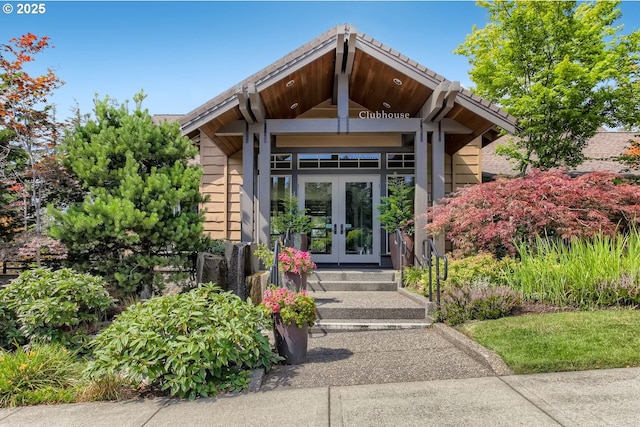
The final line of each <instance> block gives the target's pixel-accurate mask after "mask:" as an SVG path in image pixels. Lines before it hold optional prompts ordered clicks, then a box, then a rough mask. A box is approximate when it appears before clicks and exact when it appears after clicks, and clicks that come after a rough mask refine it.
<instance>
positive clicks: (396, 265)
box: [389, 233, 414, 270]
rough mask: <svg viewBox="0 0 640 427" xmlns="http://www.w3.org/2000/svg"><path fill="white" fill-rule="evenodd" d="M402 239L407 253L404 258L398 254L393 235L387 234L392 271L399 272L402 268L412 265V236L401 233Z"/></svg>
mask: <svg viewBox="0 0 640 427" xmlns="http://www.w3.org/2000/svg"><path fill="white" fill-rule="evenodd" d="M402 238H403V240H404V241H405V242H406V244H407V251H406V253H405V254H404V256H402V253H401V252H400V251H401V249H400V245H399V244H396V239H395V234H389V251H390V252H391V264H392V265H393V269H394V270H401V269H402V268H404V267H408V266H410V265H413V255H414V251H413V236H410V235H408V234H405V233H402ZM400 243H401V242H400Z"/></svg>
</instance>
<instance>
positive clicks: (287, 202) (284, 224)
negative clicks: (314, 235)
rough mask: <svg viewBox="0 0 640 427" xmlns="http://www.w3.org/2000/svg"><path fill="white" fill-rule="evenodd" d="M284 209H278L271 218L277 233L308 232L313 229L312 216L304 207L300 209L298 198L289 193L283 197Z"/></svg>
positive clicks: (272, 225)
mask: <svg viewBox="0 0 640 427" xmlns="http://www.w3.org/2000/svg"><path fill="white" fill-rule="evenodd" d="M280 202H281V203H282V210H281V211H278V212H277V213H276V214H275V215H274V217H273V218H272V220H271V227H272V229H273V232H274V233H276V234H284V233H286V232H287V230H289V232H291V233H308V232H309V231H311V226H312V225H311V217H310V216H309V215H306V211H305V210H304V209H298V199H297V198H296V197H295V196H293V195H291V194H288V195H286V196H285V197H283V198H282V199H280Z"/></svg>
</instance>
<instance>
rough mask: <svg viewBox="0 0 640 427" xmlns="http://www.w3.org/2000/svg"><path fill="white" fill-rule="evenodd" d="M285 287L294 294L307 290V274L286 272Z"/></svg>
mask: <svg viewBox="0 0 640 427" xmlns="http://www.w3.org/2000/svg"><path fill="white" fill-rule="evenodd" d="M284 279H285V286H286V287H287V289H290V290H292V291H294V292H300V291H301V290H305V291H306V290H307V273H301V274H297V273H292V272H290V271H287V272H285V273H284Z"/></svg>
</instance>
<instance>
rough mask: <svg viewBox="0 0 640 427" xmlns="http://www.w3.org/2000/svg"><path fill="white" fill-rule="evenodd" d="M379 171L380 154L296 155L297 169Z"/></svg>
mask: <svg viewBox="0 0 640 427" xmlns="http://www.w3.org/2000/svg"><path fill="white" fill-rule="evenodd" d="M356 168H357V169H380V153H322V154H320V153H312V154H299V155H298V169H356Z"/></svg>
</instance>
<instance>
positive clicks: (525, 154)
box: [456, 1, 640, 175]
mask: <svg viewBox="0 0 640 427" xmlns="http://www.w3.org/2000/svg"><path fill="white" fill-rule="evenodd" d="M619 4H620V2H619V1H603V2H580V3H578V2H576V1H559V2H550V1H544V2H543V1H496V2H489V1H481V2H479V5H480V6H482V7H484V8H485V9H487V11H488V15H489V18H488V21H489V22H488V24H487V26H486V27H484V28H482V29H477V28H474V29H473V32H472V34H469V35H468V36H467V38H466V41H465V42H464V43H463V44H461V45H460V46H459V47H458V49H457V50H456V53H458V54H462V55H464V56H466V57H468V59H469V63H470V64H471V66H472V70H471V71H470V73H469V74H470V77H471V80H472V81H473V82H474V83H475V84H476V88H475V89H474V91H475V92H476V93H477V94H478V95H480V96H483V97H485V98H487V99H489V100H491V101H493V102H496V103H497V104H499V105H500V106H501V107H502V108H504V109H505V110H506V111H507V112H509V113H510V114H512V115H513V116H515V117H516V118H518V126H519V129H518V130H517V132H516V134H515V135H516V136H517V137H518V138H514V139H512V141H511V142H510V146H508V147H506V148H504V149H503V153H504V154H506V155H508V156H510V157H511V158H513V159H514V160H515V161H516V162H517V170H519V171H520V174H521V175H524V174H525V172H526V170H527V168H528V167H534V168H540V169H549V168H553V167H556V166H562V165H566V166H576V165H579V164H580V163H582V162H583V161H584V155H583V153H582V150H583V148H584V147H585V146H586V144H587V141H588V140H589V138H590V137H592V136H593V135H595V133H596V132H597V130H598V128H599V127H601V126H610V127H619V126H635V125H637V123H638V122H640V108H638V105H640V99H639V97H640V95H639V94H640V92H638V82H639V77H640V68H639V67H638V58H639V54H640V30H637V29H636V30H635V31H634V32H631V33H630V34H628V35H621V31H622V26H621V25H617V24H616V20H617V19H618V18H619V17H620V16H621V12H620V10H619V8H618V5H619Z"/></svg>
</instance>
